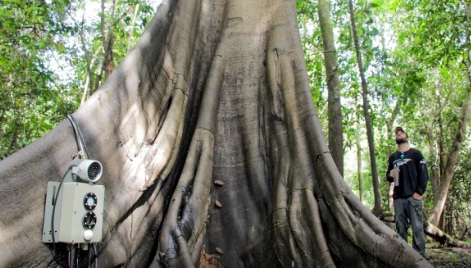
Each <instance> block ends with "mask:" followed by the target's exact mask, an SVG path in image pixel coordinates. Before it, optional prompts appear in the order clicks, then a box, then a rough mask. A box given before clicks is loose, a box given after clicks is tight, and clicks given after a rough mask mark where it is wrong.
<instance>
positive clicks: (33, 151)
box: [0, 0, 431, 267]
mask: <svg viewBox="0 0 471 268" xmlns="http://www.w3.org/2000/svg"><path fill="white" fill-rule="evenodd" d="M74 117H75V118H76V119H77V121H78V123H79V125H80V127H81V129H82V132H83V136H84V139H85V142H86V144H87V146H88V148H89V151H90V155H91V157H92V158H94V159H97V160H99V161H101V162H102V164H103V166H104V169H105V175H104V178H103V179H102V180H100V183H101V184H103V185H104V186H105V187H106V192H105V203H106V204H105V214H104V231H103V235H104V238H103V241H102V242H101V243H99V244H98V253H99V260H98V262H99V265H100V266H101V267H114V266H126V267H145V266H150V267H162V266H168V267H192V266H198V265H199V264H200V261H201V262H202V263H203V262H205V261H206V260H208V258H212V260H213V261H215V262H216V263H215V265H216V266H222V267H225V266H230V267H281V266H284V267H292V266H293V265H295V266H296V267H313V266H316V267H334V266H341V267H342V266H352V265H354V266H357V267H365V266H370V267H371V266H384V265H389V266H398V267H418V266H421V267H422V266H423V267H431V266H430V264H429V263H428V262H427V261H426V260H425V259H423V258H422V257H421V256H420V255H419V254H418V253H417V252H415V251H414V250H413V249H412V248H411V247H410V246H409V245H407V244H406V242H405V241H403V240H402V239H401V238H400V237H399V236H398V235H397V234H396V233H395V232H394V231H392V230H391V229H389V228H388V227H387V226H385V225H384V224H383V223H382V222H381V221H379V220H378V219H377V218H376V217H374V215H373V214H371V213H370V212H369V211H368V210H367V209H366V208H365V207H364V206H363V205H362V204H361V203H360V201H359V200H358V199H357V198H356V197H355V196H354V194H353V193H352V191H351V190H350V189H349V188H348V186H347V185H346V184H345V182H344V181H343V179H342V177H341V176H340V173H339V172H338V169H337V168H336V166H335V163H334V161H333V159H332V156H331V155H330V154H329V150H328V148H327V145H326V141H325V138H324V136H323V134H322V130H321V127H320V123H319V121H318V118H317V115H316V113H315V111H314V107H313V104H312V102H311V99H310V90H309V85H308V78H307V72H306V68H305V63H304V60H303V54H302V47H301V42H300V39H299V33H298V29H297V27H296V11H295V2H294V1H281V0H278V1H253V0H244V1H241V0H228V1H224V0H212V1H209V0H199V1H196V0H195V1H164V2H163V3H162V5H161V6H160V7H159V10H158V12H157V14H156V16H155V17H154V19H153V20H152V21H151V22H150V25H149V26H148V28H147V30H146V32H145V33H144V34H143V36H142V37H141V39H140V40H139V42H138V44H137V45H136V47H135V48H134V49H133V50H132V51H130V53H129V54H128V55H127V57H126V58H125V59H124V61H123V62H122V63H121V64H120V65H119V66H118V67H117V69H116V70H115V71H114V72H113V73H112V75H111V76H110V77H109V79H108V80H107V81H106V82H105V83H104V84H103V85H102V87H101V89H100V90H98V91H97V92H96V93H95V94H93V95H92V96H91V97H90V99H89V100H88V101H87V102H86V103H85V104H84V105H82V106H81V107H80V109H79V110H78V111H77V112H76V113H75V114H74ZM74 145H75V140H74V136H73V134H72V129H71V127H70V126H69V123H68V122H67V121H63V122H62V123H60V124H59V125H58V126H57V127H56V128H54V129H53V130H52V131H51V132H49V133H48V134H47V135H45V136H44V137H43V138H41V139H40V140H38V141H36V142H34V143H33V144H31V145H30V146H28V147H26V148H25V149H24V150H21V151H19V152H18V153H16V154H14V155H12V156H11V157H9V158H7V159H5V160H4V161H1V162H0V207H1V208H2V209H1V210H0V226H1V229H0V230H1V234H2V235H1V236H0V248H2V251H0V252H1V253H0V266H3V267H8V266H27V267H31V266H38V265H40V266H45V265H46V264H47V263H49V262H51V254H50V253H51V249H50V247H49V246H47V245H45V244H43V243H41V241H40V237H41V233H42V221H43V209H44V207H43V206H44V205H43V200H44V195H45V191H46V184H47V182H48V181H50V180H54V181H57V180H59V178H60V177H61V176H62V174H63V173H64V172H65V170H66V169H67V167H68V164H69V161H70V160H71V158H70V156H71V155H72V154H74V153H75V152H76V150H75V146H74ZM216 180H218V181H219V182H223V186H218V185H221V183H218V185H214V182H215V181H216ZM215 256H216V257H215Z"/></svg>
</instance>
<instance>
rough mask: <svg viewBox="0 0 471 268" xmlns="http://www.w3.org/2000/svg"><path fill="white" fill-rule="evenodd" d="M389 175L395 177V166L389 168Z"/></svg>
mask: <svg viewBox="0 0 471 268" xmlns="http://www.w3.org/2000/svg"><path fill="white" fill-rule="evenodd" d="M389 176H391V177H393V178H396V169H395V168H393V169H391V171H390V172H389Z"/></svg>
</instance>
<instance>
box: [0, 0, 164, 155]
mask: <svg viewBox="0 0 471 268" xmlns="http://www.w3.org/2000/svg"><path fill="white" fill-rule="evenodd" d="M153 2H155V1H136V0H129V1H126V0H118V1H116V2H115V3H116V7H115V9H114V11H113V8H112V7H111V3H109V2H106V3H107V4H106V8H105V13H106V14H105V24H106V25H105V34H106V33H108V31H109V30H112V31H113V32H114V36H115V40H114V47H113V54H114V65H117V64H118V63H119V62H120V61H121V60H122V59H123V58H124V57H125V55H126V54H127V52H128V50H129V49H130V48H132V46H133V45H134V44H135V42H136V41H137V40H138V38H139V36H140V34H141V33H142V31H143V29H144V27H145V25H146V23H147V21H149V20H150V18H151V17H152V15H153V13H154V7H153V4H154V3H153ZM99 5H100V2H97V1H94V0H87V1H73V0H56V1H33V0H27V1H19V0H5V1H3V2H2V3H1V4H0V44H2V45H0V122H1V125H0V159H3V158H5V157H6V156H8V155H10V154H12V153H13V152H15V151H17V150H18V149H20V148H22V147H24V146H26V145H28V144H30V143H31V142H32V141H34V140H36V139H38V138H40V137H41V136H43V135H44V134H45V133H47V132H48V131H49V130H51V129H52V128H53V127H54V126H55V125H57V124H58V123H59V122H60V121H62V120H63V119H64V118H65V117H66V116H67V115H68V114H70V113H72V112H73V111H75V110H76V109H77V108H78V106H79V105H80V103H81V98H82V95H83V90H84V88H85V86H86V84H87V83H86V82H87V81H88V83H89V84H90V85H92V86H93V87H94V88H96V87H98V86H99V85H100V82H102V81H103V79H104V77H102V78H99V77H100V71H101V68H102V66H103V57H104V52H103V51H104V50H103V47H104V46H103V43H102V40H103V39H102V34H101V26H102V25H101V21H100V16H99V12H100V10H99V8H98V9H97V8H95V9H90V7H93V6H95V7H99ZM85 8H87V11H85ZM133 14H136V16H135V17H134V20H133V19H132V18H133ZM81 37H83V39H82V38H81ZM82 41H83V42H82ZM87 56H89V57H88V59H89V60H90V65H88V62H87V61H86V60H84V59H86V58H87ZM89 67H90V69H91V72H92V77H90V76H88V75H89V73H88V68H89ZM97 80H98V81H97Z"/></svg>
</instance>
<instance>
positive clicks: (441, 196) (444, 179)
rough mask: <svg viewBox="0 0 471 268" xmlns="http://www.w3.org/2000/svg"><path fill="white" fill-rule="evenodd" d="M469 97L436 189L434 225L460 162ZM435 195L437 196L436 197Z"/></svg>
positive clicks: (438, 218) (433, 213)
mask: <svg viewBox="0 0 471 268" xmlns="http://www.w3.org/2000/svg"><path fill="white" fill-rule="evenodd" d="M470 93H471V92H470ZM469 96H470V94H468V98H467V99H465V100H464V102H463V107H462V108H461V118H460V121H459V124H458V128H457V130H456V133H455V139H454V140H453V143H452V145H451V148H450V150H449V151H448V154H447V158H446V164H445V169H444V172H443V175H441V176H440V182H439V184H438V185H439V188H438V189H434V200H433V201H434V202H433V208H432V211H431V213H430V216H429V218H428V220H429V221H430V222H431V223H432V224H433V225H438V223H439V222H440V217H441V216H442V213H443V210H444V207H445V202H446V198H447V195H448V189H449V188H450V183H451V180H452V179H453V174H454V169H455V165H456V162H457V161H458V155H459V151H460V149H461V146H462V144H463V141H464V139H465V135H466V126H467V122H468V120H469V116H470V112H471V97H469ZM435 193H436V194H437V196H436V197H435Z"/></svg>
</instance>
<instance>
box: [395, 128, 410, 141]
mask: <svg viewBox="0 0 471 268" xmlns="http://www.w3.org/2000/svg"><path fill="white" fill-rule="evenodd" d="M408 141H409V140H408V139H407V135H406V133H404V132H403V131H400V130H399V131H398V132H396V143H397V144H401V143H406V142H408Z"/></svg>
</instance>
